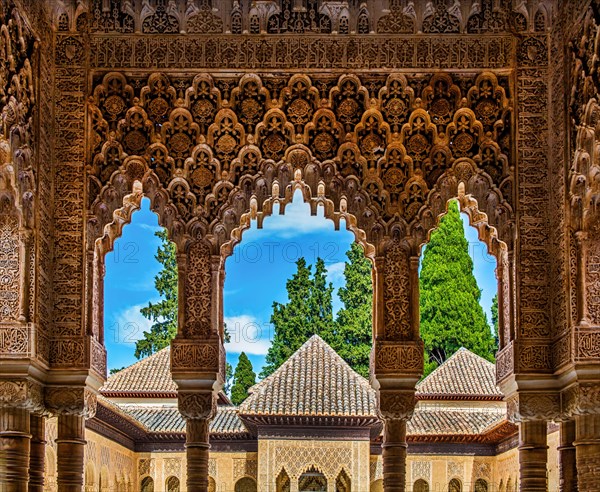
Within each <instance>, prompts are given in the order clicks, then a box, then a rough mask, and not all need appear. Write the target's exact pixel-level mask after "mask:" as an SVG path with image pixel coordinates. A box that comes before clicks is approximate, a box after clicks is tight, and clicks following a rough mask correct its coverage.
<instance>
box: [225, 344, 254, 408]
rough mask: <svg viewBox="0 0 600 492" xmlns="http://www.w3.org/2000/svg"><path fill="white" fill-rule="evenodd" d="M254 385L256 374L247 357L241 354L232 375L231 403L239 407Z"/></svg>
mask: <svg viewBox="0 0 600 492" xmlns="http://www.w3.org/2000/svg"><path fill="white" fill-rule="evenodd" d="M255 383H256V374H255V373H254V369H253V368H252V362H250V359H248V356H247V355H246V354H245V353H244V352H242V353H241V354H240V358H239V360H238V363H237V366H236V368H235V373H234V374H233V384H232V386H231V402H232V403H233V404H234V405H239V404H240V403H242V402H243V401H244V400H245V399H246V398H248V388H250V387H251V386H254V384H255Z"/></svg>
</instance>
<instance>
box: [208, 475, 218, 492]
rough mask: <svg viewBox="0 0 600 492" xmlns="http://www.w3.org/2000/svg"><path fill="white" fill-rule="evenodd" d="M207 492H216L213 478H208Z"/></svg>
mask: <svg viewBox="0 0 600 492" xmlns="http://www.w3.org/2000/svg"><path fill="white" fill-rule="evenodd" d="M208 492H217V482H215V479H214V478H213V477H208Z"/></svg>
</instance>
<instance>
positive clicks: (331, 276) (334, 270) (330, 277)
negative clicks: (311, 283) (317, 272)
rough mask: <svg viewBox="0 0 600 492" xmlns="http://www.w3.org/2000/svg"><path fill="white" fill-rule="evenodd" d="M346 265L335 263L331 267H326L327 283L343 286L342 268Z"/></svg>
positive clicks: (339, 262)
mask: <svg viewBox="0 0 600 492" xmlns="http://www.w3.org/2000/svg"><path fill="white" fill-rule="evenodd" d="M345 266H346V263H345V262H343V261H338V262H337V263H332V264H331V265H327V281H328V282H333V284H334V285H343V284H344V281H345V279H344V267H345Z"/></svg>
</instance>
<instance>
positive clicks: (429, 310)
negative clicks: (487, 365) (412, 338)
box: [420, 201, 496, 375]
mask: <svg viewBox="0 0 600 492" xmlns="http://www.w3.org/2000/svg"><path fill="white" fill-rule="evenodd" d="M420 289H421V290H420V308H421V336H422V337H423V341H424V342H425V360H426V367H425V375H427V374H429V373H430V372H431V371H432V370H433V369H435V367H437V365H439V364H441V363H442V362H444V361H445V360H446V359H447V358H448V357H450V356H451V355H452V354H454V352H456V351H457V350H458V349H459V348H461V347H465V348H467V349H469V350H471V351H472V352H475V353H476V354H479V355H480V356H482V357H484V358H485V359H487V360H489V361H494V353H495V349H496V347H495V343H494V337H493V335H492V331H491V330H490V326H489V325H488V322H487V318H486V315H485V313H484V311H483V308H482V307H481V305H480V303H479V300H480V298H481V290H480V289H479V287H478V286H477V280H476V279H475V276H474V275H473V260H472V259H471V257H470V256H469V247H468V243H467V239H466V238H465V234H464V228H463V223H462V220H461V218H460V212H459V210H458V204H457V203H456V202H454V201H453V202H451V203H450V204H449V207H448V213H447V214H446V215H445V216H444V217H443V218H442V219H441V221H440V227H439V228H438V229H437V230H436V231H434V232H433V233H432V234H431V240H430V241H429V243H428V244H427V247H426V249H425V253H424V255H423V263H422V268H421V274H420Z"/></svg>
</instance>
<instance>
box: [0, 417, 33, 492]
mask: <svg viewBox="0 0 600 492" xmlns="http://www.w3.org/2000/svg"><path fill="white" fill-rule="evenodd" d="M29 425H30V423H29V411H28V410H25V409H24V408H15V407H2V408H0V463H1V464H2V473H0V489H1V490H3V491H5V492H27V484H28V481H29V450H30V442H31V433H30V426H29Z"/></svg>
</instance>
